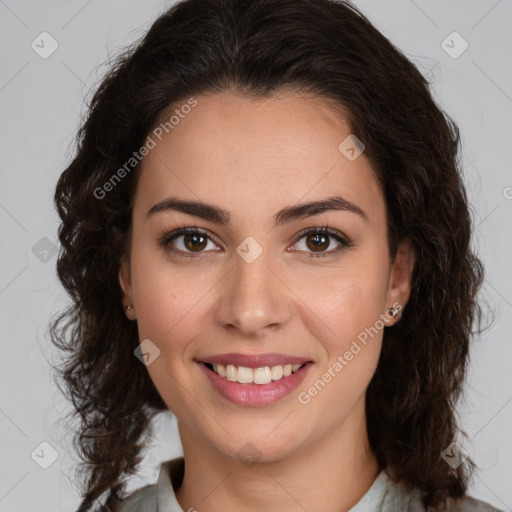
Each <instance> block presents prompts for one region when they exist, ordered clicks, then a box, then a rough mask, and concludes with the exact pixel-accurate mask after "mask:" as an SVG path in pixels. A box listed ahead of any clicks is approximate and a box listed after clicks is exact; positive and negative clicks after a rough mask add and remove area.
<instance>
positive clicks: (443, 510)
mask: <svg viewBox="0 0 512 512" xmlns="http://www.w3.org/2000/svg"><path fill="white" fill-rule="evenodd" d="M427 512H503V510H501V509H499V508H496V507H493V506H492V505H491V504H490V503H487V502H485V501H480V500H477V499H476V498H472V497H471V496H466V497H465V498H460V499H458V500H454V499H453V498H448V499H447V500H446V501H445V502H444V503H442V504H441V505H438V506H437V507H429V508H428V509H427Z"/></svg>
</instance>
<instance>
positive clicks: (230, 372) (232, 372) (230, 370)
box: [226, 364, 238, 382]
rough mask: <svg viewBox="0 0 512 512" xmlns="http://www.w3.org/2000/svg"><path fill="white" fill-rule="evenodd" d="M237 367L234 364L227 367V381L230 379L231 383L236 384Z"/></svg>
mask: <svg viewBox="0 0 512 512" xmlns="http://www.w3.org/2000/svg"><path fill="white" fill-rule="evenodd" d="M237 373H238V372H237V369H236V366H233V365H232V364H228V365H227V366H226V379H228V380H229V381H231V382H236V374H237Z"/></svg>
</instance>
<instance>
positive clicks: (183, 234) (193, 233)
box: [158, 226, 353, 258]
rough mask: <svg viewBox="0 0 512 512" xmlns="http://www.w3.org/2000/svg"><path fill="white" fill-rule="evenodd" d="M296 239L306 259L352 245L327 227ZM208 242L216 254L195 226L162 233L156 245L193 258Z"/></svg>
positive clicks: (208, 238)
mask: <svg viewBox="0 0 512 512" xmlns="http://www.w3.org/2000/svg"><path fill="white" fill-rule="evenodd" d="M296 239H297V240H298V241H297V242H295V244H294V245H293V247H294V248H296V247H299V246H301V245H302V247H304V248H303V249H299V252H306V253H308V252H309V254H308V257H311V258H318V257H326V256H332V255H333V254H335V253H339V252H341V251H342V250H343V249H345V248H347V247H351V246H352V245H353V243H352V242H351V240H349V239H348V238H347V237H345V236H343V235H342V234H341V233H340V232H339V231H337V230H334V229H330V228H329V227H328V226H323V227H315V228H308V229H306V230H304V231H302V232H301V233H299V234H298V235H297V237H296ZM302 239H305V240H304V244H303V243H302V242H301V241H302ZM331 239H334V240H335V241H336V242H337V244H338V246H337V247H336V248H335V249H331V250H329V251H327V250H326V249H328V248H329V247H331V246H332V245H333V244H332V241H331ZM209 242H211V245H212V246H213V247H210V249H213V250H215V251H216V252H218V250H219V249H218V246H217V245H216V244H215V243H213V241H212V239H211V237H210V236H209V235H208V234H207V233H206V232H204V231H202V230H200V229H198V228H197V226H195V227H194V228H180V229H177V230H175V231H172V232H171V233H168V232H164V233H163V234H162V236H161V238H160V240H159V242H158V243H159V245H160V246H161V247H163V248H164V249H165V250H166V251H168V252H171V253H174V254H177V255H179V256H184V257H187V258H189V257H194V253H196V254H198V255H199V254H201V253H203V252H205V251H206V250H207V249H208V243H209ZM310 251H311V252H310Z"/></svg>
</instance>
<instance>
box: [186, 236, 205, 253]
mask: <svg viewBox="0 0 512 512" xmlns="http://www.w3.org/2000/svg"><path fill="white" fill-rule="evenodd" d="M182 236H183V245H184V246H185V247H186V248H187V249H188V250H189V251H195V250H196V249H197V250H199V251H200V250H202V249H204V248H205V247H206V245H207V242H206V237H205V236H203V235H202V234H200V233H196V234H193V235H190V234H188V235H182Z"/></svg>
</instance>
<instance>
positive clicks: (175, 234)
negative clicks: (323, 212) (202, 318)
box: [158, 224, 354, 258]
mask: <svg viewBox="0 0 512 512" xmlns="http://www.w3.org/2000/svg"><path fill="white" fill-rule="evenodd" d="M313 234H314V235H328V236H330V237H332V238H334V239H335V240H336V241H337V242H339V243H340V245H339V246H338V247H337V248H336V249H334V250H330V251H326V252H323V253H318V254H315V253H308V255H309V256H308V257H309V258H326V257H329V256H333V255H335V254H338V253H340V252H341V251H343V250H344V249H346V248H348V247H352V246H353V245H354V244H353V242H352V241H351V240H350V239H348V238H347V237H345V236H343V235H341V233H340V232H339V231H337V230H334V229H331V228H329V225H328V224H326V225H325V226H322V227H315V228H307V229H305V230H303V231H301V232H300V233H298V234H297V236H296V241H295V242H294V244H293V245H295V244H297V243H298V242H299V241H300V240H301V239H302V238H304V237H307V236H308V235H313ZM182 235H202V236H204V237H206V238H208V239H210V240H211V241H212V242H214V240H212V239H211V237H210V236H209V235H208V234H207V233H206V232H205V231H203V230H201V229H199V228H198V227H197V226H196V225H195V224H194V227H193V228H179V229H176V230H174V231H172V232H168V231H165V230H164V232H163V233H162V234H161V235H160V237H159V241H158V245H159V247H162V248H163V249H164V250H166V251H168V252H171V253H173V254H177V255H179V256H183V257H185V258H195V257H197V255H199V254H201V252H198V253H196V254H197V255H196V254H194V253H193V252H185V251H182V250H181V249H178V250H176V249H169V248H168V246H169V245H170V243H171V242H172V241H173V240H174V239H176V238H179V237H180V236H182ZM214 243H215V242H214Z"/></svg>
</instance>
